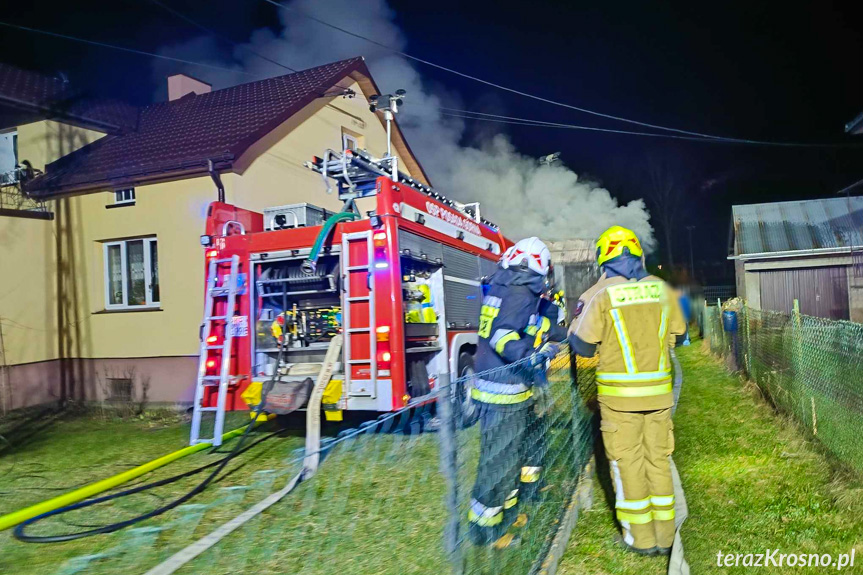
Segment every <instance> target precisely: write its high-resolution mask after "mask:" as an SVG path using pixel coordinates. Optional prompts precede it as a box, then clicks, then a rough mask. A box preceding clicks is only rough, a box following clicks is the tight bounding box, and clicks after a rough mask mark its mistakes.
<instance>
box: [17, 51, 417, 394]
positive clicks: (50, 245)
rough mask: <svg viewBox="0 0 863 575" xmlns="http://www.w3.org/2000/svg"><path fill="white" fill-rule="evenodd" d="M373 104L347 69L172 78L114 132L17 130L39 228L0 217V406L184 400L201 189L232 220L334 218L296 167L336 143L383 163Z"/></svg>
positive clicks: (398, 140)
mask: <svg viewBox="0 0 863 575" xmlns="http://www.w3.org/2000/svg"><path fill="white" fill-rule="evenodd" d="M0 72H2V70H0ZM0 89H2V82H0ZM377 93H379V91H378V88H377V86H376V85H375V84H374V81H373V80H372V78H371V75H370V74H369V71H368V69H367V68H366V66H365V64H364V62H363V60H362V58H353V59H349V60H343V61H340V62H334V63H331V64H327V65H324V66H319V67H316V68H311V69H308V70H304V71H301V72H297V73H294V74H289V75H285V76H279V77H274V78H268V79H266V80H261V81H257V82H252V83H248V84H241V85H238V86H234V87H231V88H226V89H223V90H217V91H211V90H210V89H209V86H208V85H206V84H204V83H202V82H198V81H197V80H194V79H192V78H189V77H186V76H175V77H172V78H170V79H169V100H168V101H167V102H160V103H157V104H153V105H150V106H147V107H145V108H142V109H140V110H137V113H136V114H135V117H134V122H133V125H125V126H122V127H119V128H118V129H108V128H107V127H106V128H104V129H102V130H101V131H100V130H99V129H98V128H99V126H95V127H94V126H93V125H85V124H83V123H81V122H77V123H76V124H70V123H68V120H67V119H66V118H64V119H63V120H59V119H54V120H45V119H41V120H38V121H34V122H31V123H28V124H22V125H17V126H16V130H17V157H18V160H19V161H23V160H25V159H27V160H29V161H30V163H31V165H32V167H33V168H34V169H37V170H42V171H43V172H44V173H42V174H41V175H38V176H36V177H34V178H32V179H30V180H29V181H27V182H26V183H25V184H24V185H23V188H24V191H25V192H26V193H25V195H26V197H28V198H31V199H36V200H39V201H41V202H44V203H45V205H46V206H47V213H50V214H53V219H37V218H33V217H16V215H14V214H13V215H9V214H8V213H7V212H8V211H9V210H0V267H2V270H3V271H2V274H0V329H2V335H0V351H2V357H0V368H2V380H0V386H2V388H0V396H2V401H3V405H4V406H5V409H11V408H17V407H22V406H26V405H33V404H38V403H44V402H47V401H52V400H100V399H106V398H111V397H115V398H116V397H124V396H131V398H132V399H133V400H135V401H147V402H156V403H176V402H180V403H186V402H191V398H192V393H193V390H194V384H195V371H196V367H197V364H196V358H197V352H198V347H199V341H198V337H199V336H198V334H199V326H200V324H201V320H202V313H203V284H204V278H203V274H204V253H203V249H202V247H201V246H200V241H199V240H200V236H201V234H202V233H203V231H204V221H205V215H206V210H207V207H208V205H209V203H210V202H212V201H214V200H216V198H217V185H216V181H217V180H218V181H220V182H221V183H222V185H223V187H224V195H225V200H226V201H227V202H229V203H233V204H236V205H238V206H240V207H243V208H247V209H252V210H257V211H262V210H263V209H264V208H265V207H269V206H275V205H283V204H291V203H298V202H309V203H313V204H315V205H318V206H320V207H323V208H326V209H328V210H338V209H340V207H341V206H340V203H339V201H338V199H337V198H336V197H335V196H334V195H328V194H327V193H326V191H325V187H324V183H323V182H322V180H321V177H320V175H318V174H315V173H314V172H312V171H310V170H307V169H306V168H304V167H303V163H304V162H306V161H308V160H310V159H311V158H312V156H314V155H320V154H322V153H323V151H324V150H326V149H335V150H342V149H343V148H345V147H360V148H366V149H368V150H369V151H370V152H371V153H372V154H374V155H383V153H384V152H385V151H386V129H385V126H384V123H383V119H382V117H381V116H379V115H376V114H375V113H373V112H371V111H370V110H369V101H368V98H369V96H371V95H374V94H377ZM61 126H62V128H61ZM7 131H8V129H7ZM61 132H62V134H61ZM55 139H65V140H66V143H65V144H64V143H61V142H56V141H52V140H55ZM393 150H394V153H395V154H396V155H398V156H399V160H400V164H399V165H400V166H401V167H402V169H403V171H405V172H408V173H409V174H410V175H411V176H412V177H414V178H417V179H419V180H421V181H424V182H427V179H426V176H425V174H424V173H423V171H422V168H421V167H420V165H419V163H418V162H417V160H416V159H415V157H414V156H413V154H412V153H411V150H410V148H409V147H408V145H407V143H406V142H405V140H404V138H403V136H402V134H401V132H400V131H399V130H398V128H397V127H396V128H395V129H394V133H393Z"/></svg>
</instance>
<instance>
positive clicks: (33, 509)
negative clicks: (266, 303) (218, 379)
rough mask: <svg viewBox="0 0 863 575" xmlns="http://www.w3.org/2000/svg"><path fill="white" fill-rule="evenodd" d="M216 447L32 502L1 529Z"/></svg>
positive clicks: (192, 449)
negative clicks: (33, 503)
mask: <svg viewBox="0 0 863 575" xmlns="http://www.w3.org/2000/svg"><path fill="white" fill-rule="evenodd" d="M267 419H269V418H261V419H259V420H258V423H257V424H256V426H257V425H260V424H261V423H264V422H265V421H267ZM245 429H246V426H245V425H244V426H243V427H240V428H239V429H235V430H233V431H229V432H227V433H225V434H224V435H222V442H225V441H228V440H229V439H233V438H234V437H237V436H238V435H242V433H243V431H245ZM209 447H212V446H211V444H209V443H196V444H195V445H190V446H188V447H184V448H182V449H178V450H177V451H175V452H173V453H169V454H168V455H163V456H162V457H159V458H157V459H154V460H152V461H149V462H147V463H144V464H143V465H139V466H138V467H135V468H134V469H130V470H128V471H124V472H123V473H118V474H117V475H114V476H112V477H108V478H106V479H102V480H101V481H97V482H96V483H91V484H89V485H85V486H84V487H79V488H78V489H75V490H73V491H70V492H68V493H64V494H63V495H58V496H57V497H54V498H52V499H46V500H45V501H42V502H41V503H37V504H35V505H31V506H30V507H25V508H24V509H19V510H18V511H13V512H12V513H9V514H7V515H3V516H2V517H0V531H3V530H5V529H9V528H10V527H15V526H16V525H18V524H19V523H22V522H24V521H27V520H28V519H31V518H33V517H36V516H37V515H42V514H43V513H47V512H49V511H53V510H55V509H59V508H60V507H65V506H66V505H71V504H73V503H77V502H78V501H83V500H84V499H87V498H90V497H93V496H94V495H97V494H99V493H102V492H103V491H107V490H109V489H112V488H114V487H117V486H118V485H122V484H124V483H126V482H128V481H131V480H132V479H135V478H136V477H140V476H142V475H144V474H145V473H149V472H151V471H153V470H155V469H158V468H160V467H163V466H165V465H168V464H169V463H171V462H173V461H176V460H178V459H181V458H183V457H186V456H187V455H191V454H193V453H197V452H198V451H203V450H204V449H207V448H209Z"/></svg>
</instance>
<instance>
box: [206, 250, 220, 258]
mask: <svg viewBox="0 0 863 575" xmlns="http://www.w3.org/2000/svg"><path fill="white" fill-rule="evenodd" d="M218 255H219V250H207V253H206V256H207V259H212V258H214V257H216V256H218Z"/></svg>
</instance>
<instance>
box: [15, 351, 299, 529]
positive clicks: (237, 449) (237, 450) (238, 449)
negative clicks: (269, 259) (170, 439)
mask: <svg viewBox="0 0 863 575" xmlns="http://www.w3.org/2000/svg"><path fill="white" fill-rule="evenodd" d="M286 341H287V338H285V342H286ZM284 350H285V343H284V342H283V343H282V345H281V346H280V347H279V354H278V359H277V361H276V365H277V366H278V365H280V364H281V362H282V358H283V354H284ZM278 372H279V371H278V369H275V370H273V375H272V377H271V378H270V380H269V381H268V382H267V383H266V385H264V386H263V388H262V389H261V401H260V403H259V404H258V405H257V406H256V407H255V408H254V412H255V417H254V418H253V419H252V420H251V421H250V422H249V424H248V426H247V427H246V429H245V430H244V431H243V434H242V435H241V436H240V439H239V440H238V441H237V444H236V445H235V446H234V447H233V449H231V451H230V453H228V455H226V456H225V457H223V458H222V459H219V460H218V461H213V462H212V463H209V464H207V465H203V466H201V467H199V468H197V469H192V470H191V471H186V472H184V473H180V474H177V475H174V476H172V477H167V478H165V479H160V480H159V481H154V482H152V483H148V484H146V485H140V486H138V487H133V488H132V489H126V490H124V491H120V492H119V493H112V494H110V495H105V496H103V497H97V498H96V499H88V500H87V501H81V502H80V503H74V504H72V505H67V506H65V507H60V508H57V509H54V510H52V511H48V512H46V513H43V514H41V515H37V516H36V517H32V518H30V519H28V520H26V521H24V522H23V523H20V524H19V525H17V526H16V527H15V530H14V531H13V532H12V533H13V535H14V536H15V538H16V539H18V540H19V541H23V542H24V543H61V542H64V541H74V540H76V539H84V538H85V537H92V536H94V535H103V534H107V533H113V532H115V531H119V530H121V529H125V528H126V527H130V526H132V525H135V524H136V523H140V522H142V521H146V520H147V519H152V518H153V517H158V516H159V515H162V514H163V513H166V512H168V511H170V510H171V509H174V508H175V507H178V506H180V505H182V504H184V503H185V502H187V501H189V500H190V499H192V498H193V497H195V496H196V495H198V494H199V493H201V492H202V491H204V490H205V489H206V488H207V486H209V485H210V483H212V482H213V481H214V480H215V479H216V477H218V476H219V474H220V473H221V472H222V470H223V469H224V468H225V466H226V465H228V463H230V462H231V460H232V459H234V458H235V457H237V456H238V455H240V454H241V453H244V452H246V451H248V450H249V449H251V448H252V447H254V446H255V445H257V444H259V443H261V442H262V441H266V440H267V439H270V438H271V437H273V436H274V435H276V434H277V433H279V432H280V431H274V432H272V433H269V434H267V435H266V436H264V437H262V438H261V439H259V440H257V441H255V442H254V443H252V444H251V445H249V446H247V447H246V448H245V449H243V444H244V443H245V441H246V439H247V438H248V436H249V432H251V430H252V429H253V428H254V427H255V424H256V423H257V421H258V418H259V417H260V416H261V414H262V413H263V407H264V405H265V404H266V401H267V395H268V394H269V392H270V390H271V389H272V388H273V386H274V385H275V383H276V378H277V377H278ZM214 466H215V467H216V469H214V470H213V472H212V473H210V474H209V475H208V476H207V477H206V478H205V479H204V480H203V481H201V482H200V483H199V484H198V485H196V486H195V487H194V488H192V489H191V490H190V491H188V492H187V493H186V494H185V495H182V496H181V497H178V498H177V499H175V500H173V501H171V502H170V503H168V504H166V505H163V506H162V507H159V508H157V509H153V510H152V511H149V512H147V513H143V514H141V515H138V516H136V517H132V518H131V519H126V520H125V521H118V522H116V523H110V524H108V525H102V526H101V527H96V528H93V529H88V530H87V531H78V532H75V533H62V534H59V535H44V536H43V535H29V534H27V532H26V528H27V526H29V525H33V524H34V523H37V522H39V521H42V520H44V519H47V518H49V517H53V516H55V515H60V514H63V513H68V512H70V511H75V510H78V509H85V508H87V507H91V506H93V505H97V504H99V503H104V502H106V501H112V500H114V499H120V498H122V497H127V496H129V495H134V494H135V493H140V492H142V491H147V490H149V489H153V488H155V487H160V486H162V485H168V484H170V483H174V482H175V481H179V480H180V479H183V478H186V477H190V476H192V475H196V474H198V473H200V472H202V471H204V470H206V469H209V468H210V467H214Z"/></svg>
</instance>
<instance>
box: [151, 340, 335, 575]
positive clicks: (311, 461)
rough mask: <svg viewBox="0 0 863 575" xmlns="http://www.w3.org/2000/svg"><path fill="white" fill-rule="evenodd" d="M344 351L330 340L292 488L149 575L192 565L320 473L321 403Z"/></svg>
mask: <svg viewBox="0 0 863 575" xmlns="http://www.w3.org/2000/svg"><path fill="white" fill-rule="evenodd" d="M341 351H342V335H341V334H338V335H335V336H333V338H332V340H330V346H329V348H327V355H326V356H325V358H324V364H323V366H321V371H320V372H319V373H318V379H317V382H316V383H315V387H314V389H312V393H311V395H310V396H309V403H308V405H307V407H306V456H305V458H304V459H303V469H302V470H300V472H299V473H297V474H296V475H295V476H294V477H293V478H292V479H291V480H290V481H288V484H287V485H285V486H284V487H282V488H281V489H280V490H279V491H276V492H275V493H272V494H270V495H268V496H267V497H265V498H264V499H262V500H261V501H259V502H258V503H256V504H255V505H253V506H252V507H250V508H249V509H247V510H245V511H243V512H242V513H240V514H239V515H237V516H236V517H234V518H233V519H231V520H229V521H227V522H226V523H223V524H222V525H220V526H219V527H218V528H217V529H216V530H215V531H213V532H212V533H209V534H208V535H205V536H204V537H202V538H201V539H198V540H197V541H195V542H194V543H192V544H191V545H189V546H188V547H185V548H184V549H181V550H180V551H178V552H177V553H175V554H173V555H171V556H170V557H168V558H167V559H166V560H165V561H163V562H162V563H160V564H159V565H156V566H155V567H153V568H152V569H150V570H149V571H147V573H146V574H145V575H170V574H171V573H174V572H175V571H177V570H178V569H179V568H181V567H182V566H183V565H185V564H187V563H188V562H190V561H192V560H193V559H194V558H195V557H197V556H199V555H200V554H202V553H203V552H205V551H206V550H207V549H209V548H210V547H212V546H213V545H215V544H216V543H218V542H219V541H221V540H222V539H224V538H225V537H226V536H228V535H230V534H231V533H233V532H234V531H236V530H237V528H239V527H241V526H242V525H244V524H245V523H247V522H248V521H249V520H251V519H253V518H254V517H256V516H258V515H260V514H261V512H263V511H264V510H265V509H268V508H269V507H271V506H272V505H274V504H276V503H278V502H279V501H281V499H282V498H283V497H284V496H285V495H287V494H288V493H290V492H291V491H293V490H294V488H295V487H296V486H297V485H298V484H299V483H300V482H301V481H305V480H307V479H309V478H311V477H312V476H313V475H314V474H315V472H316V471H317V469H318V464H319V463H320V460H321V399H322V397H323V394H324V389H325V388H326V387H327V384H328V383H329V381H330V378H331V377H332V375H333V367H334V366H335V363H336V362H337V361H338V359H339V354H341Z"/></svg>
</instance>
